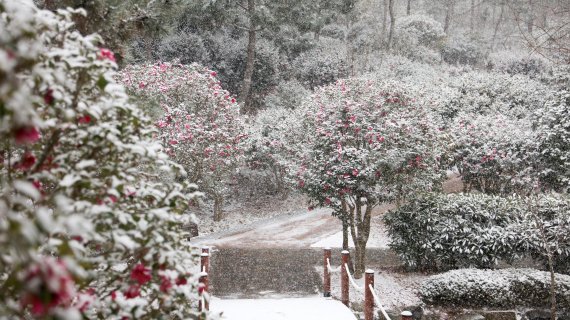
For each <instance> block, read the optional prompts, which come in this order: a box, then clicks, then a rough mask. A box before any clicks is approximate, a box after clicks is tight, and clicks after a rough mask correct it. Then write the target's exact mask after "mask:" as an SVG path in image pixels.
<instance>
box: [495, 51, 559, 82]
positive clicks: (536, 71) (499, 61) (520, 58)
mask: <svg viewBox="0 0 570 320" xmlns="http://www.w3.org/2000/svg"><path fill="white" fill-rule="evenodd" d="M550 67H551V63H550V62H549V61H548V60H547V59H546V58H544V57H543V56H541V55H539V54H524V53H521V52H514V51H499V52H494V53H491V54H490V55H489V58H488V61H487V68H488V69H492V70H494V71H498V72H502V73H507V74H511V75H515V74H520V75H525V76H528V77H530V78H539V77H541V76H542V75H543V74H545V73H547V72H548V71H549V69H550Z"/></svg>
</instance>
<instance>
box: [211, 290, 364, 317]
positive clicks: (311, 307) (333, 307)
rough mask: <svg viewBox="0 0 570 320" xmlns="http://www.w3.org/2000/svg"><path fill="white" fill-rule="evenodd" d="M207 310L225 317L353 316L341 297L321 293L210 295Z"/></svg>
mask: <svg viewBox="0 0 570 320" xmlns="http://www.w3.org/2000/svg"><path fill="white" fill-rule="evenodd" d="M210 310H212V311H214V312H223V315H222V319H225V320H292V319H295V320H315V319H327V320H356V317H355V316H354V314H352V312H351V311H350V310H349V309H348V308H346V307H345V306H344V305H343V304H342V303H341V302H340V301H337V300H333V299H325V298H322V297H318V296H314V297H306V298H289V299H287V298H283V299H229V300H222V299H216V298H213V300H212V303H211V308H210Z"/></svg>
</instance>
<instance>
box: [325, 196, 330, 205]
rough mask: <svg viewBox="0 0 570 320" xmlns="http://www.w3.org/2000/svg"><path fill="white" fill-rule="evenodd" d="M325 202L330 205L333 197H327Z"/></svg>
mask: <svg viewBox="0 0 570 320" xmlns="http://www.w3.org/2000/svg"><path fill="white" fill-rule="evenodd" d="M325 204H326V205H327V206H328V205H330V204H331V199H330V198H326V199H325Z"/></svg>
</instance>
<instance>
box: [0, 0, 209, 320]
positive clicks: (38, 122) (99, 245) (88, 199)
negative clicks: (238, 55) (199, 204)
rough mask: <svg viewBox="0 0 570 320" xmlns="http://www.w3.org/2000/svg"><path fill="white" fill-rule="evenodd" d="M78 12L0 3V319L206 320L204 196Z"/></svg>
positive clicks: (24, 0) (24, 2) (2, 0)
mask: <svg viewBox="0 0 570 320" xmlns="http://www.w3.org/2000/svg"><path fill="white" fill-rule="evenodd" d="M73 14H84V12H83V11H82V10H79V11H75V12H73V11H65V10H60V11H58V12H57V14H56V13H52V12H50V11H42V10H38V9H37V8H36V7H35V6H34V4H33V3H32V1H27V0H19V1H12V0H0V30H2V32H1V33H0V137H1V138H0V140H1V141H2V147H1V151H0V181H1V187H0V252H1V253H0V286H1V287H2V290H1V291H0V318H6V319H8V318H10V319H16V318H18V319H24V318H34V319H156V318H158V317H160V316H164V315H168V316H169V317H172V318H176V319H188V318H192V317H194V318H197V317H198V316H199V315H198V312H197V300H198V289H197V278H196V277H197V274H196V271H197V270H196V264H197V261H196V258H197V254H195V253H193V250H192V248H191V247H190V246H189V245H188V244H187V243H185V242H184V241H183V239H184V238H185V234H184V232H183V231H182V229H181V226H182V225H183V224H184V223H186V222H187V221H188V220H189V218H190V217H189V216H187V215H182V212H183V211H184V210H186V207H187V203H188V201H189V200H190V199H191V198H192V197H193V196H194V195H195V193H194V192H193V191H192V189H191V188H188V187H185V186H184V185H182V184H180V183H176V182H174V181H172V180H173V178H174V177H175V176H182V175H183V170H182V169H181V168H180V167H179V166H176V165H175V164H174V163H172V162H170V161H169V160H168V158H167V155H166V154H165V153H163V151H162V149H163V148H162V146H161V145H160V144H159V143H157V142H156V141H154V140H153V139H152V135H153V133H154V132H155V130H154V128H153V127H152V125H151V124H150V121H149V120H148V119H147V118H146V117H145V116H144V115H143V113H142V112H141V110H140V109H139V108H138V107H136V106H135V105H133V104H131V103H129V101H128V97H127V95H126V93H125V90H124V88H123V87H122V86H121V85H119V84H117V83H116V82H115V81H114V80H113V77H114V75H115V74H114V71H113V70H114V69H115V68H116V64H115V62H114V55H113V53H112V52H111V51H109V50H107V49H104V48H99V47H98V45H99V44H100V41H101V40H100V37H99V36H96V35H91V36H82V35H81V34H79V33H78V32H76V31H74V30H73V23H72V22H71V21H72V20H71V19H72V15H73ZM161 178H162V179H161ZM163 179H166V180H170V181H167V183H165V182H164V180H163Z"/></svg>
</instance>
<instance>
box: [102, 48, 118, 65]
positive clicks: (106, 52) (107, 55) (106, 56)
mask: <svg viewBox="0 0 570 320" xmlns="http://www.w3.org/2000/svg"><path fill="white" fill-rule="evenodd" d="M99 59H100V60H103V59H108V60H111V61H113V62H117V61H116V60H115V54H114V53H113V51H111V50H109V49H107V48H101V49H99Z"/></svg>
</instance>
